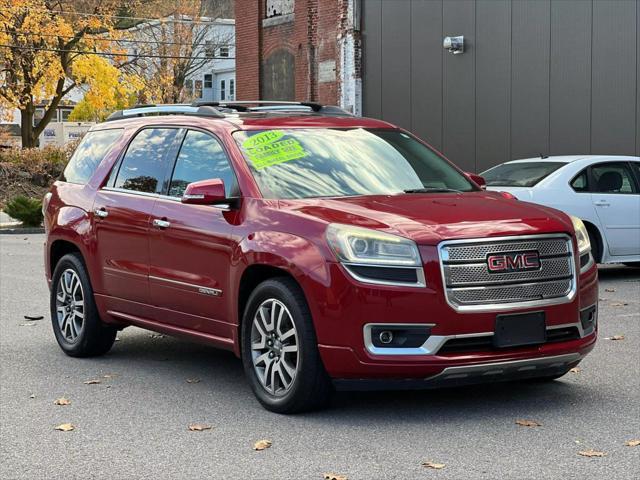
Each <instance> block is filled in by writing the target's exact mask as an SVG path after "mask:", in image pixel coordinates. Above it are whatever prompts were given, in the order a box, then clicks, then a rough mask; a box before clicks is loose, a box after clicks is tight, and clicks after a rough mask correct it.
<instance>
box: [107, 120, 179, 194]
mask: <svg viewBox="0 0 640 480" xmlns="http://www.w3.org/2000/svg"><path fill="white" fill-rule="evenodd" d="M179 132H180V130H179V129H177V128H146V129H144V130H142V131H140V133H138V134H137V135H136V137H135V138H134V139H133V140H132V142H131V143H130V144H129V148H127V153H126V154H125V156H124V158H123V159H122V164H121V165H120V170H119V171H118V176H117V177H116V182H115V185H114V186H115V187H116V188H123V189H125V190H134V191H137V192H146V193H160V192H161V191H162V188H163V185H164V181H165V178H166V177H167V169H168V168H169V160H170V157H171V152H175V149H174V148H173V145H174V141H175V139H176V136H177V135H178V133H179Z"/></svg>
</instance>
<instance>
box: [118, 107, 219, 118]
mask: <svg viewBox="0 0 640 480" xmlns="http://www.w3.org/2000/svg"><path fill="white" fill-rule="evenodd" d="M153 114H155V115H170V114H173V115H198V116H207V117H215V118H224V115H223V114H222V112H220V111H219V110H218V109H216V108H214V107H213V106H212V105H199V106H194V105H187V104H173V105H172V104H163V105H154V104H148V105H134V106H133V107H132V108H127V109H124V110H117V111H115V112H113V113H112V114H111V115H109V116H108V117H107V120H106V121H107V122H109V121H112V120H121V119H123V118H131V117H143V116H145V115H153Z"/></svg>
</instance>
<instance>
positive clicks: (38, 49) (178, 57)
mask: <svg viewBox="0 0 640 480" xmlns="http://www.w3.org/2000/svg"><path fill="white" fill-rule="evenodd" d="M1 47H4V48H15V49H18V50H31V51H43V52H58V53H80V54H82V55H98V56H103V57H135V58H168V59H184V60H235V58H236V57H216V56H213V57H198V56H192V55H155V54H137V55H136V54H133V53H112V52H87V51H85V50H66V49H61V48H46V47H23V46H21V45H6V44H0V48H1Z"/></svg>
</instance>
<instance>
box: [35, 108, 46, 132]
mask: <svg viewBox="0 0 640 480" xmlns="http://www.w3.org/2000/svg"><path fill="white" fill-rule="evenodd" d="M42 117H44V108H36V111H35V113H34V114H33V126H34V127H35V126H36V125H37V124H38V123H39V122H40V120H42Z"/></svg>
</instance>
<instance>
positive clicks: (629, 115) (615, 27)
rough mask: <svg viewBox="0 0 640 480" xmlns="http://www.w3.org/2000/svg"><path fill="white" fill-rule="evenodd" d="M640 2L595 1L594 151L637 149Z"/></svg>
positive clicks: (621, 0) (618, 0)
mask: <svg viewBox="0 0 640 480" xmlns="http://www.w3.org/2000/svg"><path fill="white" fill-rule="evenodd" d="M636 5H637V2H635V1H634V0H595V1H594V3H593V74H592V75H593V77H592V78H593V79H592V81H593V95H592V98H593V107H592V108H593V109H592V114H591V152H592V153H596V154H599V153H602V154H608V153H612V152H615V153H619V154H633V153H634V152H635V147H636V146H635V138H634V137H635V136H636V128H635V123H636V92H637V90H638V85H637V81H636V45H637V44H636V42H635V41H632V40H635V39H636V22H637V14H636Z"/></svg>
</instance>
